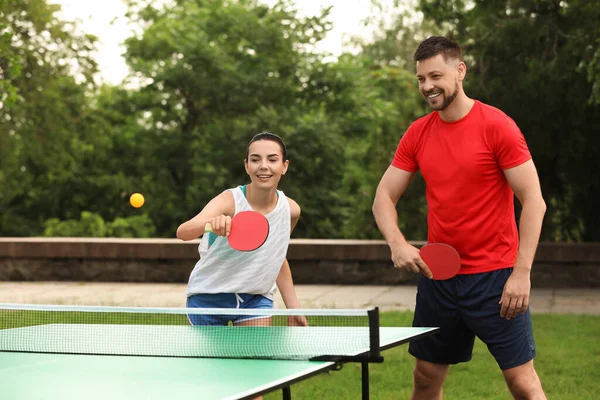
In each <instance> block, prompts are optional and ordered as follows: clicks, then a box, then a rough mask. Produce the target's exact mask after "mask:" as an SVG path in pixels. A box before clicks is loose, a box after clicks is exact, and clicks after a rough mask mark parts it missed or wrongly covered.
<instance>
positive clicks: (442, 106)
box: [425, 82, 458, 111]
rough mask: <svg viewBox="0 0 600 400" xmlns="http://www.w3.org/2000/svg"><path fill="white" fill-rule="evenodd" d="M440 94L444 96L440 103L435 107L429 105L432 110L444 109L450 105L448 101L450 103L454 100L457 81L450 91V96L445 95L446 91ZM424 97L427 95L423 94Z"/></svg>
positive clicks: (456, 92)
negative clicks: (452, 91)
mask: <svg viewBox="0 0 600 400" xmlns="http://www.w3.org/2000/svg"><path fill="white" fill-rule="evenodd" d="M442 96H444V101H442V104H440V105H439V106H437V107H434V106H430V107H431V108H432V109H433V110H434V111H443V110H445V109H446V108H447V107H448V106H449V105H450V103H452V102H453V101H454V99H456V96H458V82H456V83H455V86H454V93H452V94H451V95H450V96H446V93H445V92H444V93H443V94H442ZM425 97H427V96H425Z"/></svg>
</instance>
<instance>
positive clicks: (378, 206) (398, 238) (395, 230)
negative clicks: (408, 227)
mask: <svg viewBox="0 0 600 400" xmlns="http://www.w3.org/2000/svg"><path fill="white" fill-rule="evenodd" d="M373 216H374V217H375V223H376V224H377V227H378V228H379V231H380V232H381V234H382V235H383V237H384V239H385V241H386V242H387V243H388V245H390V246H391V245H392V244H394V243H404V242H406V239H405V238H404V235H402V232H400V228H399V227H398V212H397V211H396V206H395V205H394V203H393V202H392V200H391V199H390V198H389V197H385V196H376V198H375V202H374V203H373Z"/></svg>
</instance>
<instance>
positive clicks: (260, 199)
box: [246, 183, 277, 214]
mask: <svg viewBox="0 0 600 400" xmlns="http://www.w3.org/2000/svg"><path fill="white" fill-rule="evenodd" d="M246 200H248V203H250V205H251V206H252V208H253V209H254V210H255V211H257V212H259V213H261V214H267V213H269V212H271V211H273V209H275V206H277V189H276V188H269V189H262V188H257V187H255V186H253V185H252V184H251V183H249V184H248V185H247V186H246Z"/></svg>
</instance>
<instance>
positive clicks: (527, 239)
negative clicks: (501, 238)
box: [515, 197, 546, 271]
mask: <svg viewBox="0 0 600 400" xmlns="http://www.w3.org/2000/svg"><path fill="white" fill-rule="evenodd" d="M545 213H546V204H545V203H544V200H543V199H542V198H541V197H540V198H538V199H532V200H530V201H528V202H524V203H523V209H522V211H521V219H520V221H519V252H518V254H517V259H516V261H515V269H516V270H522V271H531V266H532V265H533V259H534V257H535V252H536V250H537V246H538V243H539V240H540V233H541V231H542V222H543V220H544V214H545Z"/></svg>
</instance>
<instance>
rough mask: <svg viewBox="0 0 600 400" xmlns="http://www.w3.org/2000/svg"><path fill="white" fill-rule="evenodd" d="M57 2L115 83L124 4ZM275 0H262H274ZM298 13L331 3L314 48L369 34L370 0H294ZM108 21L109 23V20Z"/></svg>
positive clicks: (335, 46) (113, 0)
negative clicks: (324, 31) (329, 26)
mask: <svg viewBox="0 0 600 400" xmlns="http://www.w3.org/2000/svg"><path fill="white" fill-rule="evenodd" d="M48 2H49V3H55V4H60V5H61V6H62V15H60V17H61V18H62V19H64V20H75V19H78V20H80V23H79V25H80V29H81V30H82V31H84V32H85V33H89V34H93V35H95V36H97V37H98V38H99V43H98V52H97V54H96V61H97V62H98V63H99V68H100V74H101V77H102V78H103V79H104V80H105V81H107V82H109V83H113V84H119V83H121V81H122V80H123V79H124V78H125V76H126V75H127V73H128V70H127V65H126V64H125V61H124V60H123V58H122V56H121V54H123V53H124V52H125V48H124V47H123V45H122V43H123V41H124V40H125V39H126V38H127V37H128V36H130V34H131V27H130V26H129V25H128V22H127V20H126V18H125V12H126V11H127V10H126V7H125V5H124V3H123V2H122V0H102V1H97V0H48ZM275 2H276V0H263V3H266V4H274V3H275ZM296 5H297V8H298V11H299V14H300V16H307V15H315V14H317V13H318V12H319V11H320V9H321V8H325V7H328V6H332V7H333V8H332V10H331V13H330V20H331V21H332V23H333V30H332V31H330V32H329V33H328V35H327V37H326V38H325V39H324V40H323V41H321V42H320V43H319V44H318V45H317V49H318V50H321V51H324V52H328V53H331V54H333V55H339V54H340V53H341V52H342V49H343V42H344V40H345V39H347V38H348V37H349V36H350V35H358V36H363V37H369V31H368V30H367V29H366V28H365V27H363V26H362V24H361V21H362V20H363V19H364V18H365V17H367V16H368V15H369V14H370V12H371V0H297V1H296ZM111 22H112V24H111Z"/></svg>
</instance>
